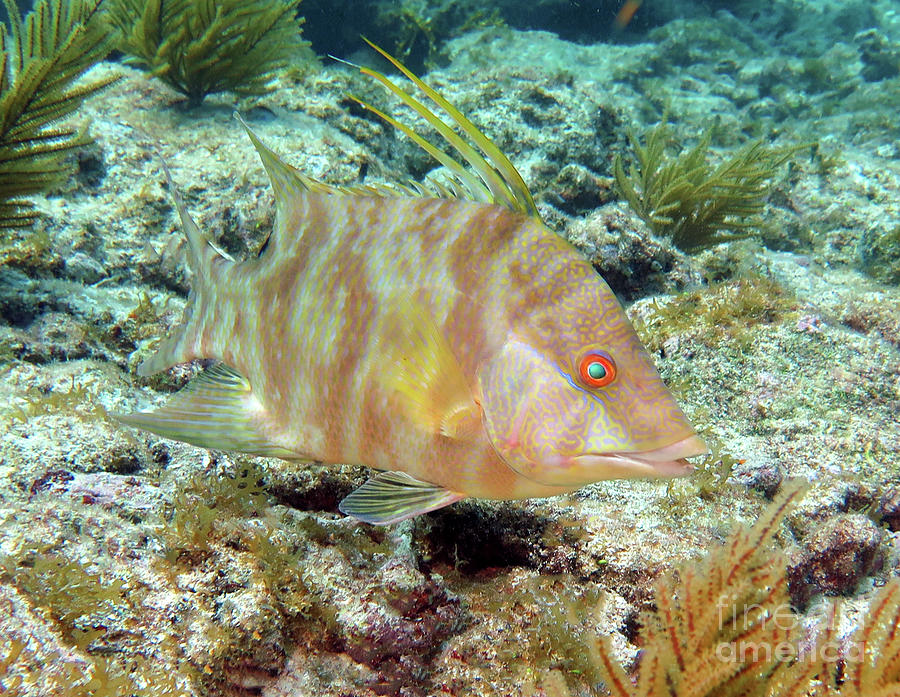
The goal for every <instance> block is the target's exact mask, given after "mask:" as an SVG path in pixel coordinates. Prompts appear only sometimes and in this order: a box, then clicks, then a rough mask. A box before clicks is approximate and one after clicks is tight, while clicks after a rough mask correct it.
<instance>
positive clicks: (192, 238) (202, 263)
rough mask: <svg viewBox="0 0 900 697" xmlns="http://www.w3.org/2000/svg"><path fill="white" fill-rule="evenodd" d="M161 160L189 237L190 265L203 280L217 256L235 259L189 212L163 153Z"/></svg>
mask: <svg viewBox="0 0 900 697" xmlns="http://www.w3.org/2000/svg"><path fill="white" fill-rule="evenodd" d="M159 161H160V163H161V164H162V169H163V173H164V174H165V175H166V183H167V184H168V186H169V195H170V196H171V197H172V200H174V201H175V210H176V211H178V217H179V218H180V219H181V228H182V230H183V231H184V236H185V237H187V241H188V255H187V256H188V267H189V268H190V269H191V271H192V272H194V273H195V274H196V275H197V276H198V278H199V279H201V282H202V280H204V279H206V277H207V276H208V275H209V267H210V265H211V264H212V260H213V259H215V258H216V257H220V258H222V259H226V260H227V261H234V259H233V258H232V257H231V256H230V255H229V254H228V253H227V252H225V251H224V250H222V249H220V248H219V247H217V246H216V245H215V244H214V243H213V241H212V240H211V239H209V237H208V236H207V235H205V234H204V233H203V231H202V230H201V229H200V227H199V226H198V225H197V223H196V222H195V221H194V219H193V218H192V217H191V214H190V213H189V212H188V209H187V206H185V205H184V200H183V199H182V198H181V193H180V192H179V191H178V187H177V186H175V182H174V181H173V180H172V173H171V172H170V171H169V166H168V165H167V164H166V161H165V159H163V157H162V155H160V157H159Z"/></svg>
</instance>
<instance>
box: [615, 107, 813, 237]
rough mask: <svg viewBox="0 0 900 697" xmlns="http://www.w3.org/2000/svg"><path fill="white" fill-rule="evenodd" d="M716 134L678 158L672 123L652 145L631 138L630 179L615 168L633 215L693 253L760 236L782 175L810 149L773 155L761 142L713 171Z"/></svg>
mask: <svg viewBox="0 0 900 697" xmlns="http://www.w3.org/2000/svg"><path fill="white" fill-rule="evenodd" d="M712 134H713V131H712V129H710V130H708V131H706V133H704V134H703V136H701V138H700V140H699V142H698V143H697V144H696V145H695V146H694V147H693V148H691V149H690V150H687V151H684V150H682V151H681V152H679V153H678V155H677V156H674V157H671V156H668V155H667V154H666V151H667V150H668V148H669V145H670V137H669V129H668V126H667V125H666V124H665V123H661V124H660V125H658V126H657V127H656V128H654V129H652V130H651V131H650V132H649V133H648V134H647V138H646V141H647V143H646V145H641V142H640V140H639V139H638V137H637V136H636V135H635V134H634V133H633V132H629V134H628V137H629V140H630V141H631V145H632V148H633V149H634V154H635V157H636V159H637V166H636V168H632V169H630V170H629V172H628V174H627V175H626V173H625V167H624V165H623V164H622V158H621V156H616V159H615V163H614V165H613V174H614V176H615V181H616V186H617V188H618V189H619V192H620V193H621V195H622V196H623V197H624V198H625V200H626V201H628V204H629V206H631V208H632V210H634V212H635V213H637V215H638V216H639V217H640V218H641V219H642V220H643V221H644V222H645V223H647V225H648V226H649V227H650V229H651V230H652V231H653V233H654V234H656V235H661V236H665V237H668V238H670V239H671V241H672V244H674V245H675V246H676V247H678V248H679V249H681V250H682V251H684V252H688V253H690V252H696V251H699V250H701V249H704V248H706V247H711V246H713V245H715V244H718V243H720V242H728V241H730V240H738V239H744V238H746V237H749V236H751V235H752V234H753V233H754V232H755V231H757V230H759V228H760V225H761V224H762V221H761V219H760V214H761V213H762V211H763V209H764V208H765V204H766V195H767V193H768V191H769V182H770V181H771V180H772V178H773V177H774V176H775V170H776V169H777V168H778V167H780V166H781V165H783V164H784V163H785V162H787V161H788V160H789V159H790V157H791V156H792V155H793V154H794V153H795V152H797V151H798V150H800V149H802V148H806V147H810V146H811V144H809V143H805V144H802V145H797V146H791V147H783V148H771V147H767V146H766V145H765V144H764V143H763V141H756V142H753V143H750V144H748V145H745V146H744V147H743V148H741V149H740V150H738V151H737V152H736V153H735V154H734V155H732V156H731V158H729V159H728V160H726V161H725V162H722V163H721V164H720V165H718V166H714V165H713V164H712V163H710V162H709V161H708V160H709V154H708V151H709V145H710V141H711V139H712Z"/></svg>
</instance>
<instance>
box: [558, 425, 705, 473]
mask: <svg viewBox="0 0 900 697" xmlns="http://www.w3.org/2000/svg"><path fill="white" fill-rule="evenodd" d="M708 452H709V448H708V447H706V444H705V443H704V442H703V441H702V440H701V439H700V438H699V437H698V436H696V435H691V436H688V437H687V438H684V439H682V440H679V441H676V442H675V443H670V444H669V445H664V446H662V447H660V448H654V449H653V450H644V451H640V452H615V453H586V454H584V455H576V456H575V457H572V458H569V463H568V464H569V465H570V466H572V467H573V468H574V469H578V470H581V471H586V472H589V471H592V470H593V471H594V472H595V473H599V472H603V473H604V474H605V475H606V476H604V477H603V478H604V479H618V478H632V477H682V476H685V475H688V474H690V473H691V472H692V471H693V470H694V465H692V464H691V463H690V462H688V461H687V460H686V459H685V458H688V457H694V456H696V455H705V454H707V453H708ZM595 478H599V477H595Z"/></svg>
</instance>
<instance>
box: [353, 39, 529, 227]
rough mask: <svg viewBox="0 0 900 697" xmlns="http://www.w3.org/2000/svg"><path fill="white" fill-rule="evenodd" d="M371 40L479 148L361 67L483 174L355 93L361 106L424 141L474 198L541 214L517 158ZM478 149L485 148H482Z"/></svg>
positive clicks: (427, 149) (420, 143) (381, 77)
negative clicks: (516, 166) (513, 160)
mask: <svg viewBox="0 0 900 697" xmlns="http://www.w3.org/2000/svg"><path fill="white" fill-rule="evenodd" d="M366 43H368V44H369V46H371V47H372V48H374V49H375V50H376V51H378V53H380V54H381V55H382V56H384V57H385V58H386V59H387V60H388V61H390V62H391V64H392V65H393V66H394V67H395V68H397V70H399V71H400V72H401V73H403V74H404V75H405V76H406V77H407V78H409V80H411V81H412V83H413V84H414V85H415V86H416V87H418V88H419V89H420V90H421V91H422V92H423V93H424V94H425V96H426V97H428V99H430V100H431V101H432V102H434V103H435V104H436V105H437V106H439V107H440V108H441V109H443V110H444V111H445V112H446V113H447V114H448V115H449V116H450V120H451V123H452V124H454V125H455V126H456V127H457V128H459V129H460V130H461V131H462V132H463V133H464V134H465V135H466V136H468V137H469V139H471V141H472V143H474V145H475V146H477V149H476V147H473V145H471V144H470V143H469V142H467V141H466V140H465V139H464V138H463V137H461V136H460V135H459V134H457V133H456V131H454V130H453V128H452V126H451V125H449V124H448V123H446V122H445V121H443V120H442V119H441V118H440V117H438V116H437V115H435V113H434V112H433V111H432V110H431V109H429V108H428V107H427V106H426V105H425V104H423V103H422V102H420V101H419V100H417V99H416V98H415V97H413V96H411V95H410V94H409V93H408V92H406V91H405V90H404V89H403V88H402V87H400V86H399V85H397V84H396V83H394V82H392V81H391V80H390V79H388V78H387V77H385V76H384V75H383V74H381V73H379V72H378V71H376V70H372V69H371V68H364V67H360V68H359V70H360V72H362V73H363V74H364V75H368V76H369V77H372V78H375V79H376V80H378V82H380V83H381V84H382V85H384V86H385V87H387V88H388V89H389V90H390V91H391V92H393V93H394V94H395V95H396V96H397V97H399V98H400V99H401V100H402V101H403V103H404V104H406V105H407V106H409V107H410V108H411V109H413V110H414V111H415V112H416V113H417V114H419V115H420V116H421V117H422V118H423V119H425V120H426V121H427V122H428V123H429V124H430V125H431V127H432V128H434V130H435V131H437V132H438V134H440V136H441V137H442V138H443V139H444V140H445V141H446V142H447V143H448V144H449V145H450V146H451V147H452V148H453V149H454V150H455V151H456V152H457V153H458V154H459V155H460V156H461V157H462V158H463V159H464V160H465V161H466V162H468V163H469V165H470V166H471V167H472V169H474V170H475V172H476V173H477V174H478V176H477V177H476V176H474V175H473V174H472V173H471V172H470V171H469V170H467V169H466V168H465V166H463V165H462V164H461V163H460V162H459V161H458V160H456V159H454V158H453V157H452V156H451V155H448V154H447V153H445V152H444V151H442V150H440V149H438V148H436V147H435V146H434V145H432V144H431V143H429V142H428V141H427V140H425V139H424V138H422V137H421V136H420V135H418V134H417V133H416V132H415V131H413V130H412V129H411V128H410V127H409V126H406V125H404V124H402V123H400V122H399V121H397V120H396V119H395V118H393V117H392V116H389V115H388V114H386V113H384V112H383V111H381V110H379V109H377V108H375V107H373V106H372V105H371V104H369V103H368V102H365V101H363V100H361V99H357V98H356V97H354V99H355V100H356V101H357V102H358V103H359V104H360V105H361V106H363V107H364V108H366V109H368V110H369V111H371V112H372V113H374V114H376V115H378V116H379V117H380V118H382V119H384V120H385V121H387V122H388V123H389V124H391V125H392V126H393V127H394V128H396V129H397V130H399V131H401V132H402V133H404V134H405V135H406V136H407V137H409V138H410V139H411V140H412V141H414V142H415V143H416V144H417V145H418V146H419V147H421V148H422V149H423V150H425V152H427V153H428V154H429V155H431V156H432V157H434V158H435V159H436V160H437V161H438V162H440V163H441V164H442V165H444V166H445V167H446V168H447V169H449V170H450V171H451V172H452V173H453V175H454V176H455V177H456V179H457V180H458V184H459V185H460V186H461V187H462V189H463V190H464V192H465V194H466V197H467V198H470V199H472V200H475V201H482V202H491V203H497V204H500V205H503V206H506V207H507V208H509V209H511V210H513V211H516V212H518V213H524V214H526V215H530V216H534V217H539V214H538V211H537V207H536V206H535V204H534V199H533V198H532V197H531V192H530V191H528V187H527V186H526V185H525V182H524V180H523V179H522V176H521V175H520V174H519V172H518V170H516V168H515V167H514V166H513V164H512V162H510V161H509V158H508V157H506V155H504V154H503V152H502V151H501V150H500V148H498V147H497V146H496V145H495V144H494V143H493V142H492V141H491V140H490V139H489V138H488V137H487V136H486V135H484V134H483V133H482V132H481V131H479V130H478V128H477V127H476V126H475V124H473V123H472V122H471V121H469V119H467V118H466V117H465V116H464V115H463V114H462V112H460V111H459V110H458V109H457V108H456V107H454V106H453V105H452V104H450V102H448V101H447V100H446V99H444V98H443V97H442V96H441V95H440V94H438V92H437V91H435V90H434V89H432V88H431V87H429V86H428V85H427V84H425V83H424V82H422V80H420V79H419V78H418V77H416V75H415V74H413V72H412V71H410V70H409V69H408V68H407V67H406V66H405V65H403V64H402V63H401V62H400V61H398V60H397V59H396V58H394V57H393V56H391V55H390V54H389V53H388V52H387V51H385V50H383V49H381V48H379V47H378V46H376V45H375V44H373V43H372V42H371V41H369V40H368V39H366ZM479 150H480V151H481V152H479ZM482 153H483V154H482ZM485 158H487V159H485ZM444 189H445V191H444V192H441V193H456V192H451V191H450V190H449V189H447V187H444ZM460 193H461V192H460Z"/></svg>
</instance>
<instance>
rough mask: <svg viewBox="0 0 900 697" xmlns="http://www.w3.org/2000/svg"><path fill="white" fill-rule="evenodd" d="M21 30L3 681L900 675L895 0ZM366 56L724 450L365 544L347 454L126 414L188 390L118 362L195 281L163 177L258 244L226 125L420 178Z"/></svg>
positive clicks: (666, 1) (214, 218) (228, 230)
mask: <svg viewBox="0 0 900 697" xmlns="http://www.w3.org/2000/svg"><path fill="white" fill-rule="evenodd" d="M217 8H218V14H216V10H217ZM7 9H8V12H7V14H6V15H5V16H6V21H7V24H6V28H7V30H6V32H5V33H4V34H3V55H4V63H3V79H2V82H0V126H2V128H0V694H2V695H72V696H79V697H80V696H82V695H84V696H88V695H90V696H96V697H101V696H102V697H106V696H111V695H117V696H125V695H140V696H151V695H154V696H156V695H158V696H169V695H172V696H180V695H185V696H194V695H197V696H219V695H222V696H225V695H228V696H231V695H238V696H244V695H261V696H263V697H276V696H282V695H284V696H287V695H292V696H304V695H322V696H334V697H337V696H339V695H341V696H354V697H355V696H360V697H369V696H371V695H403V696H417V695H460V696H462V695H466V696H468V695H489V696H493V695H497V696H500V695H515V696H522V697H531V696H532V695H548V696H551V697H560V696H564V695H606V694H615V695H621V696H623V697H626V696H630V697H643V696H646V697H651V696H656V695H674V696H676V697H682V696H685V695H696V696H702V695H709V696H710V697H713V696H719V695H756V694H759V695H764V694H765V695H770V697H774V696H776V695H784V696H786V697H797V696H800V695H813V694H816V695H844V696H846V695H854V696H865V695H871V694H875V693H876V690H881V689H885V690H887V689H893V690H896V689H900V662H898V660H897V658H896V657H897V655H900V645H898V641H900V640H898V639H897V638H896V637H895V636H894V634H893V630H894V629H895V628H896V627H897V625H898V623H900V585H898V584H900V582H898V581H897V576H898V567H900V549H898V532H897V531H898V530H900V455H898V450H900V287H898V286H900V194H898V191H900V6H898V4H897V2H896V1H895V0H893V1H888V0H876V1H869V2H855V1H852V0H844V1H840V2H839V1H837V0H835V1H833V2H832V1H827V0H815V1H814V0H774V1H772V2H762V1H761V0H754V1H751V0H742V1H741V0H738V1H735V2H715V1H712V0H710V1H707V2H687V1H675V0H663V1H659V2H657V1H654V0H644V1H643V2H642V3H641V2H634V0H627V1H626V2H618V1H617V2H612V1H606V0H602V1H597V2H578V3H575V2H571V1H554V0H536V1H535V2H532V3H520V2H511V1H507V0H496V1H495V2H492V3H488V2H484V1H481V2H476V1H475V0H446V1H444V2H426V1H425V0H421V1H419V0H408V1H400V2H397V1H395V2H387V1H382V2H378V1H374V2H334V1H328V2H326V1H325V0H302V2H298V1H297V0H256V1H255V2H244V1H239V0H178V1H177V2H174V1H172V2H162V1H161V0H146V1H144V0H115V1H112V0H103V2H99V3H98V2H97V1H96V0H69V1H64V0H52V1H51V2H43V3H39V4H38V7H37V8H32V6H31V5H30V4H23V3H20V4H19V6H18V11H19V12H20V13H22V17H21V18H20V21H21V22H23V25H22V30H21V32H18V33H17V32H16V31H14V30H13V29H12V28H11V27H12V25H11V24H10V20H9V15H10V14H11V15H12V16H13V20H14V22H13V23H15V20H16V17H15V14H16V11H17V9H16V6H15V5H12V4H10V5H9V6H8V8H7ZM32 10H35V12H33V13H32V14H31V15H29V13H30V12H32ZM28 16H31V17H32V18H39V17H43V18H44V19H43V23H41V22H38V21H37V20H36V19H32V20H29V19H28ZM29 21H32V22H36V23H35V24H34V25H33V28H32V29H31V30H27V29H26V27H25V24H24V23H27V22H29ZM185 27H190V31H187V30H185ZM363 36H365V37H366V38H368V39H370V40H372V41H373V42H375V43H377V44H379V45H381V46H382V47H384V48H385V49H386V50H388V51H389V52H391V53H393V54H395V55H396V56H397V57H398V58H400V59H401V60H402V61H404V62H405V63H406V64H407V65H408V66H409V67H410V68H411V69H412V70H413V71H415V72H416V73H418V74H419V75H421V76H422V77H423V78H424V79H425V80H426V81H427V82H428V83H429V84H431V85H432V86H434V87H435V88H436V89H437V90H438V91H439V92H441V94H443V95H444V97H446V98H447V99H448V100H449V101H450V102H451V103H453V104H454V105H456V106H457V107H458V108H459V109H460V110H461V111H462V112H463V113H465V114H466V115H467V116H469V117H470V118H471V119H472V121H473V122H474V123H475V124H476V125H477V126H478V127H479V128H481V129H482V130H483V131H484V133H485V134H486V135H487V136H489V137H490V138H491V139H493V140H494V142H495V143H496V144H497V145H498V147H499V148H500V149H501V150H502V151H503V152H504V153H505V154H506V155H507V156H508V157H509V158H510V159H511V160H512V162H513V164H514V165H515V166H516V167H517V168H518V169H519V171H520V172H521V173H522V176H523V177H524V179H525V181H526V183H527V185H528V187H529V188H530V189H531V191H532V193H533V194H534V196H535V199H536V201H537V203H538V208H539V210H540V213H541V216H542V217H543V219H544V221H545V222H546V223H547V224H548V225H549V226H550V227H551V228H553V229H554V230H555V231H557V232H558V233H559V234H560V235H562V236H563V237H565V238H567V239H568V240H570V241H571V242H572V243H573V244H574V245H575V246H576V247H577V248H578V249H580V250H581V251H582V252H583V253H584V254H585V255H586V256H587V257H588V258H589V259H590V260H591V262H592V263H593V265H594V266H595V268H596V269H597V271H598V272H599V273H600V274H601V275H602V276H603V278H605V279H606V281H607V282H608V283H609V284H610V286H611V287H612V288H613V290H614V291H615V292H616V293H617V295H618V297H619V298H620V299H621V300H622V302H623V303H624V304H625V306H626V309H627V313H628V315H629V317H630V318H631V320H632V322H633V323H634V325H635V327H636V329H637V331H638V333H639V334H640V336H641V338H642V340H643V341H644V342H645V345H646V346H647V348H648V349H649V351H650V353H651V355H652V357H653V359H654V361H655V363H656V365H657V366H658V368H659V370H660V372H661V374H662V376H663V378H664V379H665V380H666V383H667V384H668V385H669V387H670V388H671V389H672V391H673V392H674V393H675V394H676V396H677V399H678V401H679V403H680V404H681V405H682V406H683V407H684V409H685V411H686V412H687V414H688V416H689V417H690V419H691V421H692V423H694V424H695V425H696V426H697V427H698V429H699V430H700V431H701V434H702V436H703V437H704V439H705V440H706V441H707V442H708V443H709V444H710V446H711V449H712V453H711V455H710V456H709V457H707V458H705V459H704V460H702V461H701V462H699V463H698V465H697V469H696V471H695V472H694V473H693V474H692V475H691V476H689V477H687V478H684V479H678V480H672V481H610V482H602V483H599V484H594V485H591V486H588V487H585V488H584V489H581V490H579V491H578V492H576V493H574V494H572V495H570V496H566V497H557V498H552V499H532V500H526V501H517V502H493V501H463V502H460V503H457V504H454V505H453V506H451V507H448V508H445V509H442V510H440V511H437V512H435V513H430V514H427V515H425V516H422V517H419V518H416V519H413V520H409V521H405V522H403V523H400V524H398V525H396V526H390V527H375V526H369V525H364V524H351V522H350V521H348V520H347V519H346V518H344V516H342V515H341V514H340V513H338V511H337V504H338V502H339V501H340V500H341V499H342V498H343V497H344V496H346V495H347V494H348V493H349V492H350V491H352V490H353V489H354V488H356V487H357V486H359V485H360V484H361V483H362V482H363V481H365V479H366V476H367V475H366V470H365V469H364V468H361V467H353V466H343V467H317V466H303V465H297V464H291V463H287V462H284V461H280V460H277V459H271V458H253V457H250V456H245V455H240V454H234V453H223V452H218V451H207V450H204V449H201V448H196V447H193V446H189V445H186V444H183V443H178V442H174V441H169V440H166V439H163V438H159V437H157V436H153V435H150V434H147V433H144V432H139V431H136V430H133V429H130V428H127V427H125V426H123V425H122V424H120V423H118V422H116V421H115V420H114V419H113V418H112V416H111V414H114V413H121V412H127V411H130V410H133V409H135V408H141V407H144V406H146V405H147V404H148V403H149V402H151V401H153V402H158V401H160V398H162V397H165V396H166V395H168V394H170V393H172V392H173V391H175V390H176V389H179V388H180V387H182V386H184V385H185V384H186V383H187V381H188V380H189V379H190V378H192V377H194V376H195V375H196V374H197V373H198V372H199V371H200V369H201V367H202V366H200V365H194V364H191V365H186V366H180V367H177V368H175V369H173V370H172V371H170V372H168V373H162V374H160V375H156V376H152V377H149V378H141V377H138V376H137V374H136V372H135V368H136V366H137V364H138V363H140V361H141V360H142V359H143V358H144V357H146V356H147V355H149V354H150V353H152V351H153V349H154V347H155V346H156V345H157V344H158V342H159V341H160V340H161V339H162V338H163V337H164V336H165V335H166V334H167V332H168V331H169V330H170V329H171V328H173V327H174V326H176V325H177V323H178V322H179V319H180V316H181V311H182V309H183V308H184V305H185V301H186V299H187V293H188V291H189V288H190V278H189V275H188V272H187V270H186V266H185V254H186V251H185V241H184V236H183V234H182V232H181V230H180V226H179V223H178V220H177V213H176V211H175V208H174V205H173V199H172V196H171V194H170V192H169V191H168V189H167V187H166V183H165V177H164V175H163V173H162V169H161V164H160V158H162V159H164V160H165V161H166V162H167V164H168V167H169V168H170V169H171V172H172V176H173V179H174V181H175V183H176V186H177V187H178V188H179V190H180V191H181V192H182V195H183V197H184V199H185V202H186V204H187V207H188V209H189V210H190V211H191V213H192V215H193V216H194V217H195V219H196V220H197V221H198V223H199V225H200V227H201V228H202V229H203V230H205V231H208V232H209V233H210V234H212V235H213V236H214V237H215V239H216V241H217V244H218V245H219V246H220V247H221V248H222V249H224V250H225V251H226V252H228V253H229V254H231V255H233V256H235V257H243V256H249V255H253V254H255V253H256V252H257V251H258V250H259V248H260V246H261V245H262V244H263V243H264V241H265V240H266V238H267V235H268V232H269V231H270V230H271V227H272V221H273V203H272V195H271V189H270V186H269V183H268V180H267V178H266V175H265V173H264V171H263V168H262V166H261V164H260V163H259V161H258V158H257V157H256V154H255V153H254V151H253V148H252V145H251V143H250V142H249V141H248V140H247V138H246V135H245V133H244V132H243V130H242V129H241V128H240V125H239V124H238V122H237V121H236V120H235V119H234V118H233V112H234V111H235V110H237V111H239V112H240V113H241V115H242V116H243V117H244V119H245V120H246V121H247V122H248V124H249V125H250V126H251V127H252V128H253V129H254V130H255V132H257V133H258V134H259V135H260V137H262V138H263V139H264V140H265V142H266V143H267V144H268V145H269V146H270V147H272V148H273V149H274V150H275V151H276V152H278V153H279V154H280V155H281V156H282V157H284V158H285V160H286V161H288V162H289V163H290V164H292V165H294V166H295V167H297V168H298V169H299V170H301V171H302V172H304V173H305V174H307V175H310V176H312V177H315V178H317V179H319V180H322V181H324V182H327V183H330V184H335V185H347V186H351V185H355V184H360V183H366V184H379V183H386V182H398V181H399V182H403V181H408V180H410V179H413V180H420V179H421V178H422V177H424V176H425V175H426V174H428V173H429V172H430V171H431V170H433V169H434V168H435V166H436V163H435V162H434V161H432V160H431V159H430V158H429V157H428V156H427V155H426V154H425V153H424V152H422V151H421V150H420V149H418V148H417V146H416V145H415V144H414V143H412V142H411V141H409V140H407V139H405V138H403V137H401V136H400V135H399V134H397V133H396V132H395V131H393V129H391V127H390V126H388V125H387V124H385V123H384V122H383V121H381V120H380V119H379V118H377V117H376V116H375V115H374V114H372V113H371V112H368V111H366V110H365V109H363V108H362V107H360V106H359V105H358V103H356V102H355V101H353V100H352V99H351V98H350V96H349V95H354V96H357V97H360V98H362V99H364V100H366V101H367V102H369V103H371V104H373V105H374V106H376V107H378V108H380V109H384V110H387V111H389V112H390V113H393V114H395V115H398V118H399V117H400V116H401V115H402V119H401V120H403V121H404V122H405V123H410V124H413V128H414V129H415V130H416V131H417V132H419V133H421V134H423V135H425V134H427V133H428V129H427V124H426V123H425V122H424V120H422V119H421V118H419V117H417V116H416V115H414V114H413V113H412V112H411V111H410V110H409V109H406V108H405V107H404V106H403V105H402V104H401V103H400V102H399V100H398V99H396V98H395V97H394V96H393V95H391V94H390V93H388V92H386V91H384V90H382V89H380V88H379V86H378V85H377V84H375V83H374V82H373V81H372V80H371V79H369V78H366V77H365V76H364V75H361V74H360V73H359V72H358V70H356V69H354V67H353V66H352V65H347V64H345V63H341V62H340V61H337V60H334V59H332V58H331V57H329V56H334V57H336V58H339V59H341V60H345V61H349V62H351V63H355V64H360V65H369V66H373V67H375V68H377V69H379V70H385V71H387V70H388V68H389V67H390V66H387V65H386V64H385V63H384V62H383V61H381V60H380V59H379V58H378V56H377V55H376V54H375V53H374V51H372V50H370V49H369V48H368V47H367V46H366V44H365V42H364V41H363V39H362V37H363ZM29 37H30V38H31V39H33V40H29ZM22 47H25V48H23V50H21V51H20V50H19V49H20V48H22ZM676 185H677V186H676ZM776 620H777V621H776Z"/></svg>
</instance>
